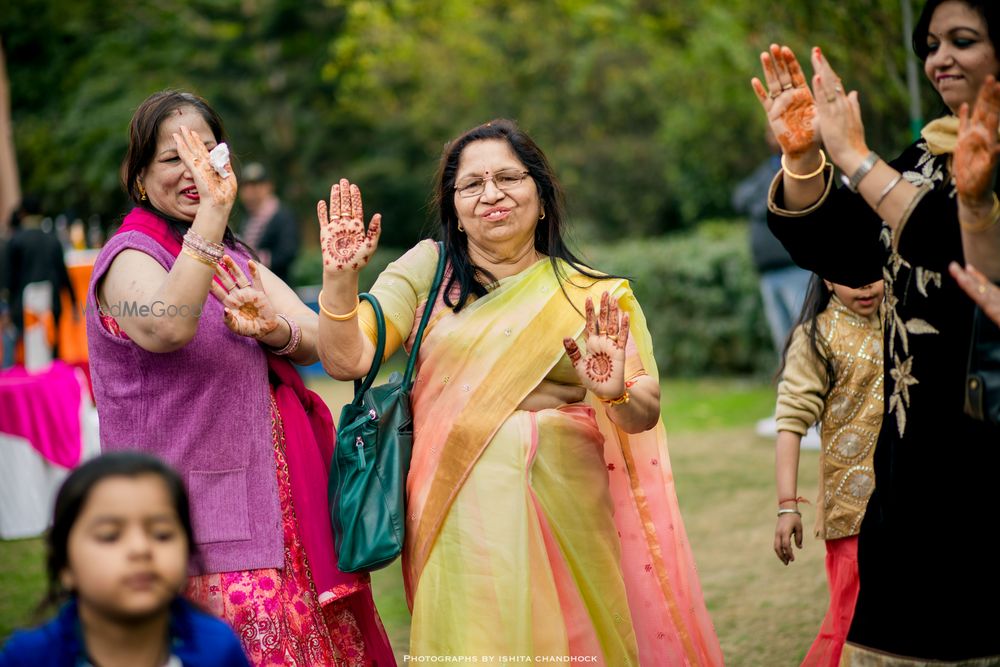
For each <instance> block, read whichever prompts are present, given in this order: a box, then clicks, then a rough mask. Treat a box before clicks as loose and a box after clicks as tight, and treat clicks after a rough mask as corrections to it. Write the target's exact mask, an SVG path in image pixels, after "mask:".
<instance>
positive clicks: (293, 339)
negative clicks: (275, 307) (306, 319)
mask: <svg viewBox="0 0 1000 667" xmlns="http://www.w3.org/2000/svg"><path fill="white" fill-rule="evenodd" d="M278 317H280V318H281V319H283V320H284V321H285V324H287V325H288V328H289V329H290V330H291V332H292V335H291V336H289V338H288V342H287V343H286V344H285V346H284V347H283V348H281V349H280V350H271V352H273V353H274V354H276V355H278V356H279V357H283V356H285V355H289V354H291V353H293V352H295V350H297V349H298V347H299V343H301V342H302V329H300V328H299V325H298V324H296V323H295V320H291V319H288V318H287V317H285V316H284V315H278Z"/></svg>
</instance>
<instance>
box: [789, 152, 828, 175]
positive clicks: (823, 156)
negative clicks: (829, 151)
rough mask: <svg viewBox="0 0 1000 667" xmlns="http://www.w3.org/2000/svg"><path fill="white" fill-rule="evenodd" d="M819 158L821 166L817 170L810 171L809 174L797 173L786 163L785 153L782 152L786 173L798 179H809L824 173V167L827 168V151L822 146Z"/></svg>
mask: <svg viewBox="0 0 1000 667" xmlns="http://www.w3.org/2000/svg"><path fill="white" fill-rule="evenodd" d="M819 158H820V161H819V167H818V168H817V169H816V171H813V172H810V173H808V174H796V173H794V172H792V171H791V170H790V169H789V168H788V166H787V165H786V164H785V154H784V153H782V154H781V169H782V170H783V171H784V172H785V174H786V175H787V176H788V177H789V178H793V179H795V180H796V181H808V180H809V179H810V178H816V177H817V176H819V175H820V174H822V173H823V169H825V168H826V153H824V152H823V149H822V148H821V149H820V151H819Z"/></svg>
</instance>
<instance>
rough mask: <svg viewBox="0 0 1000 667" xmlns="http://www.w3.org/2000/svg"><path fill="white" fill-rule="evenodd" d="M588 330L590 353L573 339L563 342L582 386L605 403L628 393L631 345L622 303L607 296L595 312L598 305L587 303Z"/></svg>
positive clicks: (602, 297)
mask: <svg viewBox="0 0 1000 667" xmlns="http://www.w3.org/2000/svg"><path fill="white" fill-rule="evenodd" d="M586 316H587V324H586V327H585V329H584V336H585V339H586V340H585V342H586V346H587V353H586V354H583V353H582V352H581V351H580V348H579V346H578V345H577V344H576V341H575V340H573V339H572V338H565V339H563V346H564V347H565V348H566V354H567V355H569V359H570V361H571V362H573V368H574V369H575V370H576V374H577V376H578V377H579V378H580V384H581V385H583V387H584V388H585V389H587V390H588V391H590V392H592V393H593V394H594V395H595V396H597V398H599V399H601V400H614V399H616V398H618V397H620V396H621V395H622V394H624V393H625V344H626V343H627V342H628V331H629V317H628V313H621V312H620V311H619V310H618V302H617V301H615V300H614V299H612V298H611V297H610V296H609V295H608V293H607V292H605V293H604V294H602V295H601V306H600V310H598V311H597V313H595V312H594V301H593V299H591V298H590V297H588V298H587V303H586Z"/></svg>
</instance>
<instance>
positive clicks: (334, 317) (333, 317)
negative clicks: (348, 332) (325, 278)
mask: <svg viewBox="0 0 1000 667" xmlns="http://www.w3.org/2000/svg"><path fill="white" fill-rule="evenodd" d="M316 302H317V303H318V304H319V310H320V312H321V313H323V314H324V315H325V316H327V317H329V318H330V319H331V320H333V321H334V322H346V321H347V320H349V319H351V318H353V317H354V316H355V315H357V314H358V308H360V307H361V299H358V302H357V303H356V304H354V310H352V311H351V312H349V313H347V314H345V315H337V314H336V313H331V312H330V311H329V310H327V309H326V308H325V307H324V306H323V291H322V290H320V293H319V297H317V298H316Z"/></svg>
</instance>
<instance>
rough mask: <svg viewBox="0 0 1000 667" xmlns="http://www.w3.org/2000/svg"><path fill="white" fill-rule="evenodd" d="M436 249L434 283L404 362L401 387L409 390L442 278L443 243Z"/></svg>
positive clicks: (438, 244)
mask: <svg viewBox="0 0 1000 667" xmlns="http://www.w3.org/2000/svg"><path fill="white" fill-rule="evenodd" d="M436 245H437V247H438V265H437V272H436V273H435V274H434V282H433V283H431V290H430V292H428V293H427V305H425V306H424V316H423V317H422V318H420V326H419V327H418V328H417V335H416V336H414V338H413V347H412V348H410V358H409V359H408V360H407V361H406V372H405V373H404V374H403V387H404V388H405V389H406V390H409V389H410V387H412V386H413V369H414V368H415V367H416V365H417V351H418V350H420V343H421V341H423V339H424V329H425V328H427V323H428V322H429V321H430V319H431V311H432V310H434V304H435V303H436V302H437V298H438V292H439V291H440V290H441V279H442V278H443V277H444V264H445V259H446V258H445V254H444V243H442V242H441V241H438V242H437V244H436Z"/></svg>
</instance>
